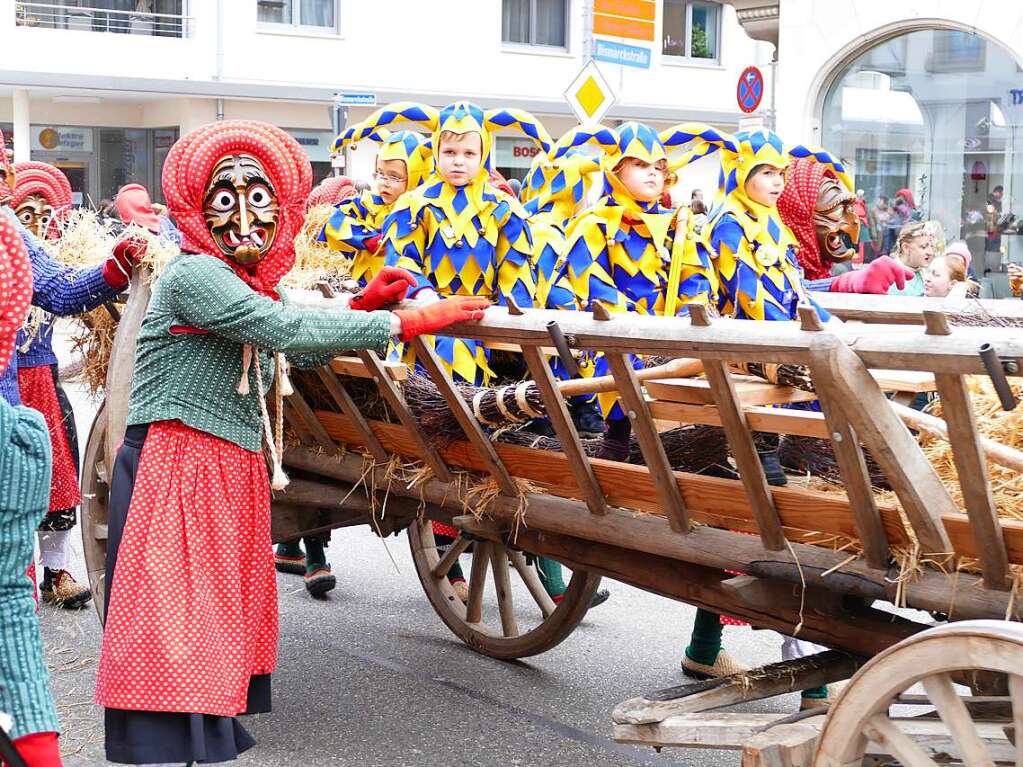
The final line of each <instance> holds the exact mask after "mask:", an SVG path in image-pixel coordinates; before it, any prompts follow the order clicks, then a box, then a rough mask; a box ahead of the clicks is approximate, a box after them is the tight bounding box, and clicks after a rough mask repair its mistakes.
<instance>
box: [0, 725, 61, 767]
mask: <svg viewBox="0 0 1023 767" xmlns="http://www.w3.org/2000/svg"><path fill="white" fill-rule="evenodd" d="M14 748H15V750H16V751H17V752H18V755H19V756H20V757H21V758H22V759H24V760H25V764H27V765H29V767H60V766H61V764H63V762H61V760H60V746H58V745H57V733H55V732H36V733H33V734H32V735H26V736H24V737H22V738H18V739H17V740H15V741H14ZM4 764H7V763H6V762H4Z"/></svg>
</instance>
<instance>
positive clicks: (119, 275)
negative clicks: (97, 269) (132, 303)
mask: <svg viewBox="0 0 1023 767" xmlns="http://www.w3.org/2000/svg"><path fill="white" fill-rule="evenodd" d="M145 254H146V243H145V241H144V240H140V239H137V238H127V239H124V240H120V241H119V242H118V243H117V244H116V245H114V251H113V253H112V254H111V255H110V258H108V259H107V260H106V261H104V262H103V279H104V280H106V281H107V285H109V286H110V287H112V288H116V289H118V290H124V289H125V288H126V287H128V276H129V275H130V274H131V270H132V267H134V266H135V264H137V263H138V262H139V260H140V259H141V258H142V256H144V255H145Z"/></svg>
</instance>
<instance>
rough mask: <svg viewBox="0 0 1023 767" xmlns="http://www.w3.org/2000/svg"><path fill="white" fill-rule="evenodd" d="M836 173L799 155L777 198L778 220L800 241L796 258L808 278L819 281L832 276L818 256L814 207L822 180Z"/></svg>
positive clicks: (791, 164) (818, 248)
mask: <svg viewBox="0 0 1023 767" xmlns="http://www.w3.org/2000/svg"><path fill="white" fill-rule="evenodd" d="M827 176H831V177H832V178H837V176H836V175H835V174H834V173H833V172H832V171H831V169H830V168H828V167H827V166H826V165H823V164H822V163H819V162H816V161H814V160H811V159H806V158H800V159H797V160H793V161H792V162H791V163H790V164H789V172H788V178H787V179H786V181H785V189H784V190H782V193H781V196H780V197H779V198H778V213H780V214H781V220H782V221H784V222H785V225H786V226H787V227H788V228H789V229H791V230H792V233H793V234H794V235H795V236H796V239H797V240H798V241H799V253H798V254H797V258H798V260H799V265H800V266H801V267H803V273H804V275H805V276H806V279H808V280H822V279H825V278H826V277H830V276H831V267H830V266H828V265H826V264H825V263H824V262H823V260H822V259H821V251H820V247H819V246H818V245H817V230H816V227H815V226H814V223H813V209H814V206H815V205H816V204H817V196H818V194H819V193H820V186H821V181H823V180H824V178H825V177H827Z"/></svg>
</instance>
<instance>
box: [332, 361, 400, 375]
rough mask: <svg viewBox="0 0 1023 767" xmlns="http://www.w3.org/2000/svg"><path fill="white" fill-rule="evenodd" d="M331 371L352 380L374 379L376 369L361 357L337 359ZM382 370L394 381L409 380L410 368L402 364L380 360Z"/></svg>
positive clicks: (333, 362)
mask: <svg viewBox="0 0 1023 767" xmlns="http://www.w3.org/2000/svg"><path fill="white" fill-rule="evenodd" d="M330 367H331V370H333V371H334V372H335V373H337V374H339V375H343V376H351V377H352V378H372V377H373V376H374V375H376V368H375V367H371V366H369V365H367V364H366V362H365V360H363V359H361V358H360V357H335V358H334V359H332V360H331V361H330ZM380 369H382V370H384V371H386V373H387V375H388V377H389V378H390V379H391V380H392V381H404V380H405V379H406V378H408V366H407V365H405V364H404V363H402V362H389V361H387V360H380Z"/></svg>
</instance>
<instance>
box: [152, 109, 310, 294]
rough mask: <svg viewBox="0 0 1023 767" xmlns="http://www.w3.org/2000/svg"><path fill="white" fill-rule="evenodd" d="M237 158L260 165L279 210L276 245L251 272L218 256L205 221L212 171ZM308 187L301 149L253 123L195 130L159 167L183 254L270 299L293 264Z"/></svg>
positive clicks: (270, 127) (273, 130)
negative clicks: (224, 268) (199, 256)
mask: <svg viewBox="0 0 1023 767" xmlns="http://www.w3.org/2000/svg"><path fill="white" fill-rule="evenodd" d="M236 153H237V154H248V155H252V156H253V157H255V158H256V159H257V160H259V161H260V163H262V165H263V167H264V168H265V169H266V172H267V175H268V176H269V179H268V180H269V181H270V183H271V184H272V185H273V188H274V191H275V192H276V194H277V201H278V206H279V214H278V220H277V236H276V238H275V239H274V243H273V245H272V246H271V247H270V250H269V252H268V253H267V254H266V256H265V257H264V258H263V259H262V260H261V261H260V262H259V263H258V264H256V265H255V266H254V267H252V268H246V267H243V266H241V265H240V264H238V263H236V262H235V261H233V260H232V259H230V258H228V257H227V256H226V255H224V254H223V253H222V252H221V251H220V249H219V248H218V247H217V245H216V242H215V241H214V239H213V235H212V234H210V231H209V228H208V227H207V225H206V221H205V218H204V217H203V201H204V199H205V197H206V191H207V186H208V183H209V178H210V174H211V172H212V171H213V168H214V166H215V165H216V164H217V163H218V162H219V161H220V160H221V159H222V158H224V157H225V156H227V155H230V154H236ZM311 187H312V167H311V166H310V165H309V160H308V158H307V157H306V155H305V152H304V151H303V150H302V147H301V146H299V143H298V142H297V141H296V140H295V139H294V138H292V137H291V136H289V135H288V134H287V133H285V132H284V131H283V130H281V129H280V128H277V127H276V126H273V125H270V124H269V123H264V122H257V121H254V120H225V121H222V122H216V123H211V124H209V125H204V126H203V127H201V128H196V129H195V130H193V131H191V132H190V133H187V134H185V135H184V136H182V137H181V139H179V140H178V142H177V143H176V144H174V146H173V147H171V150H170V152H169V153H168V154H167V160H166V162H165V163H164V166H163V194H164V197H166V199H167V205H168V208H169V210H170V214H171V216H172V217H173V218H174V220H175V222H176V223H177V225H178V229H180V230H181V234H182V241H181V249H182V250H183V251H185V252H187V253H206V254H208V255H212V256H216V257H217V258H220V259H221V260H223V261H224V262H225V263H227V264H228V265H230V266H231V268H232V269H234V271H235V273H236V274H237V275H238V276H239V277H240V278H241V279H243V280H244V281H245V282H246V283H248V284H249V285H250V286H251V287H252V288H253V289H254V290H257V291H258V292H260V293H264V294H266V295H270V296H274V295H275V293H274V288H275V287H276V286H277V283H278V282H279V281H280V279H281V277H283V276H284V275H285V274H287V273H288V271H289V270H290V269H291V267H292V265H293V264H294V263H295V246H294V239H295V235H297V234H298V232H299V230H300V229H301V228H302V221H303V219H304V216H305V203H306V197H308V195H309V191H310V189H311Z"/></svg>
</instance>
